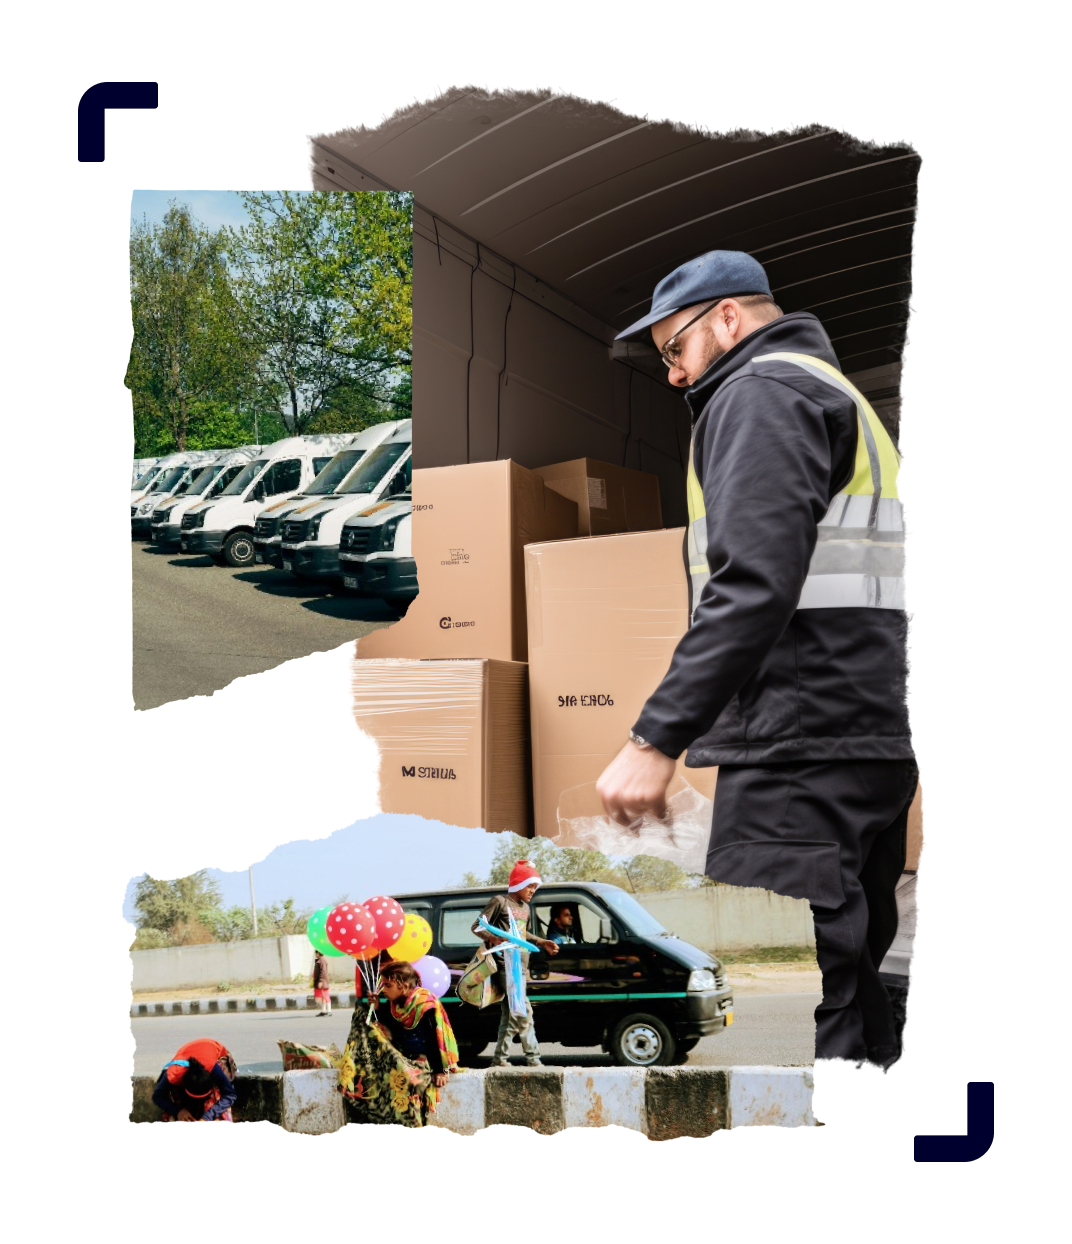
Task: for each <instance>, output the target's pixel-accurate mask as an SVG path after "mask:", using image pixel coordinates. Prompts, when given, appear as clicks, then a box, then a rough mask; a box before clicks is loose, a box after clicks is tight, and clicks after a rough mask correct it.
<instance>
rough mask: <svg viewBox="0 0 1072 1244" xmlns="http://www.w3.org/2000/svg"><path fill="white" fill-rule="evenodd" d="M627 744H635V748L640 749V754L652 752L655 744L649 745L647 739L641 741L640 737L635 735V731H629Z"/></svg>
mask: <svg viewBox="0 0 1072 1244" xmlns="http://www.w3.org/2000/svg"><path fill="white" fill-rule="evenodd" d="M629 742H630V743H635V744H636V746H637V747H639V748H640V750H641V751H642V752H643V751H653V750H654V748H655V744H654V743H649V742H648V740H647V739H642V738H641V737H640V735H639V734H637V732H636V731H635V730H630V731H629Z"/></svg>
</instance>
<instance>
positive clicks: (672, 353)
mask: <svg viewBox="0 0 1072 1244" xmlns="http://www.w3.org/2000/svg"><path fill="white" fill-rule="evenodd" d="M725 301H726V299H725V298H716V299H715V301H714V302H712V303H710V304H709V305H708V306H706V307H704V309H703V310H702V311H701V312H700V314H699V315H694V316H693V317H692V319H691V320H689V322H688V323H687V324H685V325H683V326H682V327H681V328H679V329H678V330H677V332H676V333H674V335H673V336H672V337H671V338H670V340H669V341H668V342H667V343H666V345H664V346H663V348H662V349H661V350H660V351H659V354H660V356H661V357H662V360H663V362H664V363H665V364H666V365H667V367H676V366H677V361H678V359H679V358H681V346H680V344H678V338H679V337H681V336H682V335H683V334H684V333H686V332H687V331H688V330H689V329H690V328H691V327H692V326H693V324H695V323H696V321H697V320H702V319H703V317H704V316H705V315H706V314H707V313H708V311H713V310H714V308H715V307H717V306H718V304H719V303H720V302H725Z"/></svg>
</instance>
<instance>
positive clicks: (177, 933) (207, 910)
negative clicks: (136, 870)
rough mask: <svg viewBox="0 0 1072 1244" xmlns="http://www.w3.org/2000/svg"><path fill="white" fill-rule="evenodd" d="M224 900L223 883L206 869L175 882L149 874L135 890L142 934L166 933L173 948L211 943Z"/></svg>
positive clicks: (136, 909)
mask: <svg viewBox="0 0 1072 1244" xmlns="http://www.w3.org/2000/svg"><path fill="white" fill-rule="evenodd" d="M221 898H222V896H221V893H220V887H219V883H218V882H217V881H215V880H213V878H211V877H210V876H209V875H208V872H207V871H206V870H205V869H201V870H200V871H198V872H196V873H192V874H191V875H190V876H189V877H179V878H177V879H176V880H174V881H160V880H158V879H157V878H155V877H150V876H149V874H148V873H146V874H145V876H144V877H142V878H141V880H140V881H139V882H138V884H137V886H136V887H135V890H134V910H135V912H137V918H136V920H135V923H136V925H137V927H138V930H139V931H141V930H149V929H152V930H156V931H157V932H158V933H161V934H164V935H165V936H166V937H167V938H168V940H169V942H170V943H171V944H172V945H176V946H183V945H193V944H196V943H199V942H210V941H212V940H213V933H212V920H213V918H214V916H215V913H216V912H218V911H219V909H220V906H221ZM147 936H148V934H146V937H147Z"/></svg>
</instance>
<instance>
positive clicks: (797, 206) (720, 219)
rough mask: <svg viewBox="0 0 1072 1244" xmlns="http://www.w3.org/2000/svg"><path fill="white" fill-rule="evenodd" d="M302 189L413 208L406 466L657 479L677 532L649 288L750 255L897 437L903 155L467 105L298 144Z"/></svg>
mask: <svg viewBox="0 0 1072 1244" xmlns="http://www.w3.org/2000/svg"><path fill="white" fill-rule="evenodd" d="M312 151H313V157H312V158H313V184H314V186H315V188H316V189H318V190H383V189H397V190H410V191H412V192H413V193H414V196H415V207H414V226H413V232H414V237H413V251H414V259H413V262H414V305H413V325H414V386H413V394H414V408H413V409H414V419H415V421H416V428H415V435H414V465H415V466H416V467H437V466H452V465H457V464H459V463H463V462H479V461H487V460H490V459H496V458H513V459H514V460H515V461H517V462H519V463H521V464H522V465H523V466H526V467H529V468H530V469H535V468H537V467H540V466H543V465H545V464H547V463H552V462H566V461H569V460H571V459H575V458H582V457H592V458H597V459H600V460H602V461H606V462H612V463H619V464H621V465H622V466H628V467H633V468H636V469H639V470H643V471H648V472H651V473H653V474H655V475H657V476H658V478H659V483H660V492H661V496H662V503H663V522H664V523H665V524H666V525H667V526H668V527H669V526H681V525H684V524H685V522H686V521H687V516H686V512H685V496H684V487H683V478H682V477H683V474H684V467H685V460H686V455H687V451H688V443H689V420H688V413H687V410H686V407H685V403H684V402H683V400H682V398H681V394H680V393H679V392H676V391H675V390H674V389H673V388H672V387H671V386H670V384H669V383H668V380H667V373H666V369H665V367H664V366H663V364H662V362H661V360H660V359H659V357H658V355H657V354H656V353H655V350H654V348H653V347H652V346H650V345H648V344H641V345H637V344H633V345H630V346H625V347H623V345H621V344H618V345H615V343H614V335H615V333H616V332H619V331H620V330H621V329H622V328H624V327H626V326H627V325H628V324H630V323H632V322H633V321H634V320H635V319H637V318H639V316H641V315H642V314H643V313H644V312H645V311H646V310H647V308H648V306H649V304H650V299H651V293H652V290H653V288H654V286H655V285H656V283H657V282H658V281H659V280H660V279H661V278H662V277H664V276H665V275H666V274H667V273H669V272H670V271H672V270H673V269H674V268H675V267H677V266H678V265H679V264H681V263H683V262H685V261H686V260H688V259H689V258H691V257H692V256H695V255H698V254H701V253H703V252H704V251H708V250H712V249H716V248H726V249H734V250H744V251H748V252H749V253H750V254H752V255H754V256H755V257H756V258H757V259H758V260H759V261H760V262H761V263H763V264H764V266H765V267H766V269H767V272H768V274H769V276H770V280H771V287H772V290H773V292H774V296H775V299H776V301H777V302H778V304H779V305H780V306H781V307H782V309H783V310H784V311H787V312H788V311H811V312H813V313H814V314H815V315H817V316H818V317H819V319H820V320H821V321H822V322H823V324H824V326H825V327H826V329H827V332H828V333H829V335H830V337H831V339H832V341H833V345H834V349H835V350H836V352H837V354H838V357H839V359H840V360H841V364H842V369H843V370H844V371H845V373H846V374H847V375H848V376H849V377H850V379H852V380H853V382H854V383H855V384H856V385H857V386H858V387H859V388H860V389H861V390H862V391H863V392H864V393H865V394H866V395H867V397H868V398H869V400H870V401H871V403H872V405H873V406H874V407H875V410H876V411H877V413H878V414H879V417H880V418H881V419H882V421H883V423H884V424H885V425H886V427H887V429H888V430H889V431H890V433H891V434H892V435H893V437H894V439H895V440H896V438H897V433H898V424H899V412H900V375H901V354H902V350H903V346H904V341H905V332H906V324H907V320H908V299H909V295H910V292H911V285H910V272H911V245H912V228H913V221H914V216H915V205H916V179H917V176H918V172H919V165H920V159H919V156H918V155H916V153H915V152H914V151H913V150H912V149H911V148H910V147H909V146H907V145H903V144H897V145H892V146H876V145H872V144H869V143H866V142H862V141H858V140H857V139H855V138H853V137H850V136H849V135H846V134H844V133H840V132H838V131H835V130H832V129H830V128H829V127H826V126H821V125H813V126H809V127H807V128H804V129H798V130H794V131H792V132H783V133H776V134H758V133H754V132H744V131H741V132H736V133H732V134H717V133H708V132H704V131H701V130H697V129H694V128H690V127H688V126H685V125H679V124H675V123H673V122H672V121H668V120H664V121H657V120H656V121H652V120H647V119H645V118H643V117H634V116H627V115H625V114H623V113H622V112H620V111H618V110H617V109H615V108H612V107H610V106H609V105H606V104H601V103H593V102H589V101H586V100H582V99H577V98H574V97H571V96H564V95H554V94H552V93H550V92H547V91H539V92H525V91H516V92H490V93H489V92H487V91H484V90H481V89H478V88H473V87H462V88H457V89H451V90H448V91H445V92H444V93H443V94H442V95H440V96H439V97H437V98H436V99H432V100H428V101H425V102H423V103H414V104H413V105H411V106H409V107H407V108H404V109H402V110H400V111H399V112H396V113H395V114H394V115H393V116H391V117H389V118H387V119H386V120H385V121H384V122H383V123H382V124H381V125H379V126H377V127H375V128H374V129H367V128H359V129H353V130H346V131H343V132H340V133H337V134H330V135H322V136H319V137H317V138H315V139H314V140H313V144H312Z"/></svg>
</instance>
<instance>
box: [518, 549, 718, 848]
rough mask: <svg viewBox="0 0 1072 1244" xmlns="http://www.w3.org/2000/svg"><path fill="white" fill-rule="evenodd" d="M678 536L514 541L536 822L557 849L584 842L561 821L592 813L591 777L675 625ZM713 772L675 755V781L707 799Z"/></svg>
mask: <svg viewBox="0 0 1072 1244" xmlns="http://www.w3.org/2000/svg"><path fill="white" fill-rule="evenodd" d="M683 540H684V530H683V529H682V528H674V529H670V530H662V531H650V532H637V533H630V534H626V535H614V536H600V537H596V538H595V539H580V540H562V541H557V542H555V543H554V544H540V545H530V546H529V547H528V548H527V549H526V550H525V569H526V584H527V589H528V616H529V701H530V705H531V726H532V766H533V798H534V804H535V826H536V833H537V834H542V835H545V836H547V837H553V838H558V840H559V842H560V843H561V844H562V845H563V846H580V845H586V846H588V845H592V844H591V842H588V841H584V842H581V841H576V840H574V839H573V837H571V833H572V831H571V829H570V824H569V823H570V822H572V821H573V819H574V818H575V817H581V816H583V817H595V816H598V815H600V814H602V804H601V802H600V801H599V797H598V795H597V794H596V791H595V783H596V781H597V780H598V778H599V776H600V774H602V772H603V770H604V769H605V768H606V767H607V765H608V764H609V763H610V761H611V760H612V759H613V758H614V757H615V756H616V755H617V754H618V752H619V751H620V750H621V749H622V747H623V746H624V745H625V743H626V740H627V739H628V737H629V730H630V729H631V727H632V726H633V723H634V722H635V721H636V719H637V717H639V716H640V710H641V708H642V707H643V705H644V702H645V700H647V698H648V696H649V695H650V694H651V693H652V692H653V691H654V690H655V688H656V687H657V686H658V685H659V682H660V681H661V680H662V677H663V675H664V674H665V673H666V671H667V669H668V668H669V665H670V659H671V657H672V656H673V653H674V648H675V647H676V646H677V641H678V640H679V639H680V638H681V636H682V635H683V634H684V632H685V629H686V626H687V623H688V588H687V585H686V582H685V564H684V561H683V558H682V544H683ZM715 775H716V770H715V769H713V768H712V769H687V768H685V766H684V757H682V758H681V760H679V762H678V773H677V775H676V777H675V786H676V788H677V789H680V786H681V782H680V781H679V780H678V779H682V780H683V781H685V782H687V783H688V784H689V785H690V786H691V787H693V789H694V790H697V791H699V792H700V793H701V794H702V795H703V796H704V797H705V798H707V799H713V797H714V785H715ZM560 814H561V815H560ZM708 829H709V825H708ZM705 846H706V843H705V844H704V847H705Z"/></svg>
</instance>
